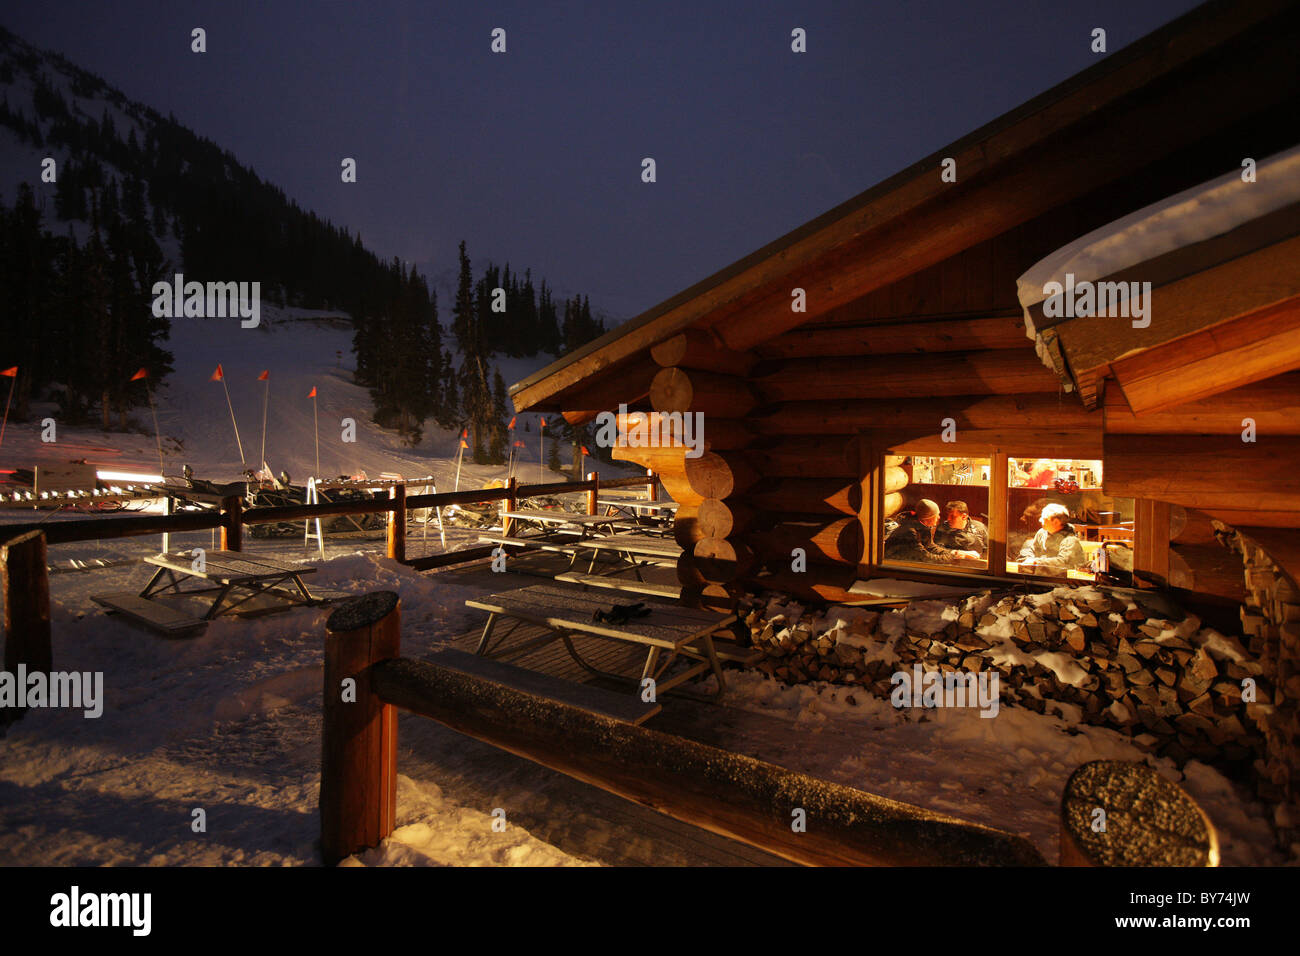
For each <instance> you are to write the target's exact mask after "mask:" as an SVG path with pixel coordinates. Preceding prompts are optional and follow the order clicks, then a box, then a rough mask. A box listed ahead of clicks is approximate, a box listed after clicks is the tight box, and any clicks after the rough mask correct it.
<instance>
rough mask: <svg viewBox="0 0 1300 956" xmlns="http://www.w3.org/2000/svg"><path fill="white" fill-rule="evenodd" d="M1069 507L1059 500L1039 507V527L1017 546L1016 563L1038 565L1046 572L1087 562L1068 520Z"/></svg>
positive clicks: (1079, 565)
mask: <svg viewBox="0 0 1300 956" xmlns="http://www.w3.org/2000/svg"><path fill="white" fill-rule="evenodd" d="M1069 519H1070V509H1069V508H1067V507H1065V505H1062V504H1056V503H1053V504H1049V505H1047V506H1046V507H1044V508H1043V513H1042V517H1041V518H1039V521H1041V522H1042V525H1043V526H1042V527H1041V528H1039V529H1038V533H1037V534H1035V535H1034V536H1033V537H1032V538H1030V539H1029V540H1028V541H1026V542H1025V546H1024V547H1023V548H1021V549H1020V563H1021V564H1022V565H1024V564H1028V565H1032V566H1033V567H1034V568H1035V569H1037V568H1042V569H1043V570H1044V571H1045V572H1047V573H1052V572H1055V571H1066V570H1069V569H1071V568H1074V569H1078V568H1082V567H1083V566H1084V565H1085V564H1087V563H1088V562H1087V559H1086V558H1085V557H1084V553H1083V545H1082V544H1080V543H1079V536H1078V535H1077V534H1076V533H1075V531H1074V526H1073V525H1072V524H1070V520H1069Z"/></svg>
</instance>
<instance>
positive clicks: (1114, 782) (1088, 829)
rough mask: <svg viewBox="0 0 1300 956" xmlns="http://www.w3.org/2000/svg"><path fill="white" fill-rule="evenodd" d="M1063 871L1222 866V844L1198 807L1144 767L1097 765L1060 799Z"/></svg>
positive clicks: (1073, 779) (1083, 771) (1076, 777)
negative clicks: (1220, 864)
mask: <svg viewBox="0 0 1300 956" xmlns="http://www.w3.org/2000/svg"><path fill="white" fill-rule="evenodd" d="M1098 811H1100V813H1099V812H1098ZM1060 864H1061V866H1218V865H1219V837H1218V835H1217V834H1216V833H1215V830H1214V825H1213V824H1212V823H1210V820H1209V818H1208V817H1207V816H1206V815H1205V811H1204V810H1202V809H1201V808H1200V806H1198V805H1197V803H1196V801H1195V800H1193V799H1192V798H1191V797H1189V796H1188V795H1187V793H1186V792H1185V791H1184V790H1183V789H1182V788H1181V787H1179V786H1178V785H1177V784H1174V783H1170V782H1169V781H1168V780H1166V779H1165V778H1164V777H1162V776H1160V774H1158V773H1156V772H1155V771H1154V770H1151V769H1150V768H1149V767H1147V766H1146V764H1141V763H1133V762H1129V761H1124V760H1093V761H1091V762H1089V763H1086V764H1084V765H1083V766H1081V767H1079V768H1078V769H1077V770H1075V771H1074V773H1072V774H1071V775H1070V779H1069V780H1068V781H1067V782H1066V784H1065V791H1064V792H1063V793H1062V794H1061V859H1060Z"/></svg>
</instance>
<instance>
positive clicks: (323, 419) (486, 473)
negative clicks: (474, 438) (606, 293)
mask: <svg viewBox="0 0 1300 956" xmlns="http://www.w3.org/2000/svg"><path fill="white" fill-rule="evenodd" d="M351 342H352V328H351V324H350V323H349V322H348V320H347V318H346V317H343V316H337V315H330V314H328V313H319V312H308V311H306V310H302V309H289V310H284V309H278V308H276V307H275V306H271V305H267V304H263V306H262V321H261V325H260V326H259V327H258V328H253V329H244V328H241V327H240V323H239V320H238V319H197V318H179V319H173V320H172V335H171V338H170V339H169V340H168V341H167V343H166V344H167V347H168V349H170V350H171V352H172V353H173V355H174V359H173V363H172V364H173V365H174V367H175V371H173V372H172V374H171V375H170V376H168V378H167V380H166V382H165V383H164V384H163V385H162V386H161V387H158V388H156V391H155V394H154V401H155V405H156V407H157V411H158V424H159V428H160V431H161V433H162V436H163V465H164V468H165V471H166V474H168V475H176V474H179V473H180V471H181V466H182V465H183V464H189V465H190V466H191V467H192V468H193V469H194V471H195V474H197V475H199V476H201V477H204V478H208V479H211V480H233V479H235V478H237V477H238V476H239V475H240V473H241V472H242V471H243V468H244V466H243V465H242V464H241V462H240V456H239V446H238V445H237V444H236V440H235V432H234V429H233V428H232V426H231V421H230V409H229V408H228V407H227V404H226V396H225V392H224V391H223V390H222V387H221V383H219V382H214V381H211V377H212V373H213V372H214V371H215V369H216V367H217V365H218V364H220V365H221V366H222V370H223V372H224V374H225V382H226V385H227V387H228V388H229V389H230V402H231V405H232V406H233V408H234V413H235V419H236V421H237V422H238V425H239V438H240V440H241V441H242V443H243V450H244V456H245V459H246V461H247V463H248V467H250V468H252V467H256V463H257V462H258V459H259V455H260V453H261V448H262V404H263V396H264V394H265V392H266V383H265V382H260V381H258V380H257V377H258V376H259V375H260V374H261V373H262V371H264V370H266V371H269V372H270V377H269V382H270V390H269V395H270V399H269V402H268V405H267V416H266V460H267V463H268V464H269V465H270V466H271V468H272V470H273V471H274V472H276V473H278V472H279V471H281V470H286V471H288V472H289V475H290V477H292V478H293V479H294V480H295V481H296V482H302V481H305V479H306V477H307V476H308V475H310V474H312V473H313V472H314V471H315V464H316V452H315V440H314V435H315V423H314V421H313V409H312V400H311V399H309V398H308V397H307V396H308V395H309V394H310V392H311V390H312V388H316V389H317V400H316V401H317V403H318V408H319V422H320V468H321V473H322V474H323V475H341V474H348V475H351V474H356V473H359V472H365V473H366V475H367V476H369V477H372V478H373V477H377V476H378V475H379V474H381V473H391V474H397V475H402V476H403V477H406V478H421V477H425V476H428V475H432V476H433V478H434V480H435V482H436V484H437V487H438V490H440V491H449V490H451V489H452V487H453V485H454V484H455V475H456V457H457V451H458V448H459V435H458V432H456V431H455V430H447V429H440V428H438V427H437V426H436V425H435V424H434V423H433V422H432V421H430V422H427V423H426V425H427V427H426V429H425V434H424V437H423V439H422V440H421V441H420V443H419V445H417V446H416V447H414V448H409V447H406V446H405V445H403V444H402V442H401V441H400V440H399V439H398V437H397V435H396V433H394V432H390V431H385V430H384V429H382V428H380V427H379V426H378V425H376V424H374V423H373V422H372V421H371V420H370V416H371V410H372V407H371V402H370V396H369V393H368V392H367V391H366V389H364V388H362V387H361V386H358V385H355V384H353V383H352V371H353V357H352V354H351ZM537 361H538V360H534V359H509V358H502V359H498V360H496V361H495V362H494V363H493V364H494V365H496V366H497V367H498V368H500V369H501V372H502V375H503V376H504V377H505V378H506V380H507V381H517V380H518V379H520V378H522V377H524V376H526V375H527V374H529V373H530V372H532V371H534V370H535V367H536V364H537ZM134 371H135V370H134V369H122V370H121V372H122V374H123V376H124V377H129V376H130V374H131V373H132V372H134ZM136 387H140V386H136ZM55 414H56V412H55V410H54V407H53V406H52V405H49V406H37V407H36V408H34V415H33V418H34V420H33V421H30V422H20V423H16V422H10V424H9V428H8V429H7V431H6V433H5V438H4V445H3V447H0V463H4V467H14V466H15V465H21V466H22V467H30V466H31V465H32V464H45V465H47V466H48V465H50V464H54V463H58V462H65V461H69V460H74V459H79V458H85V459H87V460H88V461H90V462H92V463H96V464H100V465H101V466H104V467H112V468H114V469H115V470H137V469H138V470H140V471H142V472H145V473H149V474H157V471H158V453H157V449H156V443H155V440H154V436H153V423H152V421H151V419H150V413H149V410H148V408H143V409H137V411H136V413H135V416H134V418H135V421H136V423H137V424H138V425H139V426H140V427H141V431H140V432H126V433H122V432H101V431H98V430H94V429H90V428H84V427H83V428H74V427H65V426H62V425H60V424H59V423H58V422H57V420H56V436H57V441H55V442H53V443H46V442H43V441H42V440H41V431H42V427H41V420H42V419H43V418H44V417H45V416H46V415H51V416H53V415H55ZM540 417H542V416H539V415H532V414H523V415H519V416H518V425H517V429H516V435H517V437H518V439H519V440H522V441H524V442H525V443H526V446H527V447H526V448H524V449H522V450H517V456H516V457H517V461H519V462H522V463H524V470H523V471H521V472H520V478H521V480H524V481H530V482H531V481H537V480H546V481H551V480H559V476H558V475H556V473H555V472H552V471H549V470H544V471H542V472H539V471H538V463H539V462H541V461H545V459H546V456H549V453H550V447H549V444H550V442H551V440H552V439H551V438H550V437H549V436H548V437H547V438H546V442H547V446H546V449H545V451H544V452H543V451H542V449H541V447H540V442H539V430H538V425H539V422H538V419H539V418H540ZM345 418H351V419H353V420H354V422H355V430H356V441H355V442H345V441H344V440H343V430H344V427H343V420H344V419H345ZM526 422H527V423H528V424H529V426H530V427H531V431H525V430H524V426H525V423H526ZM565 451H567V449H562V454H561V460H566V457H565V455H564V454H563V452H565ZM600 470H601V471H602V472H605V473H614V472H615V471H617V473H618V474H624V473H630V472H626V471H625V470H624V469H611V467H610V466H609V465H607V464H602V465H601V466H600ZM505 472H506V469H505V468H504V466H496V465H474V464H473V463H472V462H469V461H466V462H465V463H464V464H463V468H462V474H461V487H463V488H464V487H476V486H481V485H482V483H483V482H485V481H487V480H489V479H492V478H499V477H502V476H503V475H504V474H505Z"/></svg>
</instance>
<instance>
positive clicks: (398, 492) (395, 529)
mask: <svg viewBox="0 0 1300 956" xmlns="http://www.w3.org/2000/svg"><path fill="white" fill-rule="evenodd" d="M388 497H389V499H390V500H392V501H395V502H397V507H396V508H394V509H393V510H392V511H390V512H388V556H389V557H390V558H392V559H393V560H394V561H402V562H405V561H406V485H393V487H391V488H389V489H388Z"/></svg>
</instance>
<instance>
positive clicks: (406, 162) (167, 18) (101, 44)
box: [0, 0, 1195, 321]
mask: <svg viewBox="0 0 1300 956" xmlns="http://www.w3.org/2000/svg"><path fill="white" fill-rule="evenodd" d="M1193 6H1195V4H1194V3H1192V2H1189V0H1141V2H1133V0H1104V2H1095V3H1064V2H1059V3H1052V2H1048V3H1025V2H1024V0H1015V2H969V3H968V2H961V0H949V2H937V0H927V2H916V3H913V2H907V3H890V4H883V3H875V2H871V3H866V2H828V0H827V2H815V0H814V2H798V3H795V2H788V3H729V4H721V3H708V2H700V0H695V2H653V3H647V2H637V3H632V2H616V3H608V4H594V3H573V4H561V3H538V2H531V3H517V4H512V3H485V2H466V3H437V4H434V3H425V2H406V3H403V2H365V3H357V2H334V3H289V2H265V3H248V4H243V3H241V4H230V3H197V4H178V3H174V2H169V0H163V2H114V3H104V2H103V0H90V2H75V3H73V2H44V3H27V4H24V5H22V6H18V5H9V8H8V9H7V10H6V11H5V12H4V13H3V14H0V23H3V24H4V25H5V26H6V27H8V28H9V29H11V30H13V31H14V32H15V33H17V34H18V35H19V36H21V37H23V38H24V39H25V40H27V41H28V42H30V43H33V44H34V45H36V46H38V47H42V48H45V49H52V50H54V51H56V52H59V53H62V54H63V55H64V56H66V57H67V58H68V59H70V60H72V61H73V62H74V63H76V64H78V65H80V66H82V67H85V68H86V69H88V70H90V71H91V72H93V73H97V74H99V75H100V76H102V77H103V78H104V79H105V80H107V81H108V82H109V83H110V84H112V85H114V86H116V87H118V88H120V89H121V90H122V91H123V92H124V93H125V94H126V95H127V96H128V97H130V98H132V99H135V100H139V101H141V102H143V103H145V104H146V105H149V106H152V107H153V108H155V109H157V110H158V111H159V112H160V113H162V114H163V115H166V114H167V113H168V112H171V113H174V114H175V116H176V118H177V119H178V120H179V121H180V122H182V123H184V124H185V125H187V126H189V127H190V128H191V129H193V130H194V131H195V132H196V133H198V134H199V135H201V136H205V137H207V138H209V139H211V140H213V141H214V142H216V143H217V144H218V145H219V146H221V147H223V148H225V149H229V150H230V151H231V152H232V153H233V154H234V155H235V156H236V157H237V158H238V160H239V161H240V162H242V163H244V164H246V165H249V166H251V167H252V168H253V169H254V170H255V171H256V172H257V173H258V174H259V175H260V176H261V177H262V178H263V179H266V180H269V181H271V182H273V183H275V184H276V185H278V186H280V187H281V188H283V189H284V190H285V192H286V193H287V194H288V195H289V196H290V197H291V198H293V199H295V200H297V202H298V203H299V204H300V205H301V206H303V207H305V208H307V209H310V210H313V211H315V212H316V213H317V214H319V215H321V216H322V217H325V218H328V219H330V220H331V221H333V222H335V223H336V224H340V225H343V226H345V227H347V228H348V229H349V230H350V231H360V233H361V236H362V240H363V241H364V242H365V244H366V245H367V246H368V247H369V248H370V249H372V250H373V251H374V252H376V253H377V254H378V255H379V256H380V257H381V258H384V259H389V258H391V257H393V256H399V257H401V258H402V259H404V260H407V261H410V262H412V263H414V264H416V265H417V266H418V267H419V268H420V269H421V270H422V271H424V272H426V273H427V274H429V275H431V276H435V277H436V276H438V275H439V274H440V273H444V272H447V271H448V270H451V269H454V266H455V254H456V252H455V250H456V243H457V242H458V241H459V240H460V239H462V238H463V239H465V240H466V242H467V244H468V249H469V253H470V256H471V258H472V259H473V260H474V264H475V271H476V272H477V271H478V269H479V267H480V266H481V265H482V263H483V261H484V260H485V259H487V258H492V259H495V260H496V261H498V262H501V261H503V260H506V259H508V260H509V261H510V263H511V265H512V267H523V266H531V267H532V269H533V272H534V276H535V277H536V276H538V275H541V276H545V277H546V278H547V279H549V280H550V282H551V283H552V285H554V286H558V287H559V289H560V290H561V292H585V293H587V294H588V295H590V297H591V301H592V305H593V307H595V308H597V309H603V310H605V311H607V312H609V313H611V314H613V315H615V316H618V317H620V318H624V317H629V316H632V315H635V314H637V313H639V312H641V311H643V310H645V309H647V308H649V307H651V306H653V305H655V304H656V303H658V302H660V301H662V300H663V299H666V298H668V297H669V296H671V295H673V294H674V293H676V292H679V291H680V290H682V289H684V288H686V287H687V286H689V285H691V284H692V283H694V282H696V281H698V280H700V279H702V278H704V277H706V276H707V275H709V274H711V273H713V272H715V271H717V270H718V269H721V268H723V267H724V266H726V265H728V264H730V263H731V262H733V261H735V260H736V259H739V258H741V257H742V256H744V255H746V254H747V253H749V252H752V251H753V250H755V249H757V248H758V247H760V246H762V245H763V244H765V243H767V242H770V241H771V240H773V239H775V238H777V237H778V236H780V235H781V234H783V233H785V232H787V231H789V230H791V229H793V228H796V227H797V226H799V225H801V224H802V223H804V222H807V221H808V220H809V219H812V218H814V217H815V216H817V215H819V214H820V213H822V212H825V211H826V210H827V209H829V208H831V207H832V206H834V205H836V204H838V203H840V202H843V201H844V200H846V199H849V198H850V197H852V196H854V195H856V194H857V193H859V192H861V191H862V190H864V189H866V188H868V187H869V186H871V185H873V184H874V183H876V182H878V181H879V180H881V179H883V178H885V177H887V176H889V175H891V174H893V173H894V172H897V171H898V170H899V169H902V168H903V167H905V166H907V165H909V164H910V163H912V162H915V161H916V160H918V159H920V158H922V157H923V156H925V155H927V154H928V153H931V152H933V151H935V150H937V149H939V148H940V147H942V146H943V145H945V144H946V143H948V142H951V141H952V140H954V139H956V138H958V137H960V136H962V135H964V134H965V133H968V132H970V131H972V130H974V129H975V128H977V127H978V126H980V125H982V124H984V123H986V122H988V121H989V120H991V119H993V118H995V117H996V116H998V115H999V114H1001V113H1003V112H1005V111H1007V110H1008V109H1011V108H1013V107H1015V106H1017V105H1018V104H1020V103H1022V102H1023V101H1025V100H1027V99H1029V98H1030V97H1032V96H1034V95H1036V94H1038V93H1040V92H1042V91H1044V90H1046V89H1048V88H1049V87H1051V86H1053V85H1054V84H1056V83H1058V82H1060V81H1061V80H1063V79H1065V78H1066V77H1068V76H1070V75H1072V74H1074V73H1076V72H1078V71H1079V70H1082V69H1084V68H1086V67H1088V66H1090V65H1091V64H1093V63H1094V62H1096V61H1097V60H1098V59H1100V57H1099V56H1098V55H1097V54H1094V53H1092V52H1091V51H1090V49H1089V44H1090V42H1091V38H1090V34H1091V31H1092V29H1093V28H1094V27H1098V26H1100V27H1104V28H1105V29H1106V31H1107V39H1108V45H1107V49H1108V52H1109V53H1112V54H1113V53H1114V52H1115V51H1116V50H1118V49H1120V48H1122V47H1123V46H1126V45H1128V44H1129V43H1131V42H1133V41H1134V40H1136V39H1137V38H1139V37H1141V36H1142V35H1144V34H1146V33H1148V32H1150V31H1151V30H1153V29H1155V28H1156V27H1158V26H1160V25H1161V24H1164V23H1167V22H1168V21H1169V20H1172V19H1174V18H1175V17H1177V16H1179V15H1180V14H1182V13H1184V12H1186V11H1187V10H1189V9H1191V8H1192V7H1193ZM231 7H237V8H238V9H235V10H231V9H230V8H231ZM196 26H201V27H203V28H205V29H206V31H207V44H208V50H207V52H206V53H205V54H195V53H192V52H190V30H191V29H192V28H193V27H196ZM494 27H502V28H504V29H505V30H506V31H507V34H506V37H507V52H506V53H505V54H493V53H492V52H491V51H490V43H491V36H490V34H491V31H492V29H493V28H494ZM795 27H803V28H804V29H805V30H806V31H807V47H808V52H807V53H803V54H796V53H793V52H791V49H790V43H791V37H790V33H791V30H792V29H793V28H795ZM348 156H350V157H354V158H356V160H357V164H358V182H357V183H355V184H344V183H342V182H341V181H340V175H339V173H340V165H339V164H340V162H341V160H342V159H343V157H348ZM647 156H649V157H653V158H654V159H655V161H656V163H657V166H658V170H657V175H658V181H657V182H656V183H654V184H646V183H642V182H641V160H642V158H643V157H647ZM440 305H441V307H442V310H443V317H444V321H445V320H446V313H447V309H448V307H449V305H450V303H440Z"/></svg>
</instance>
